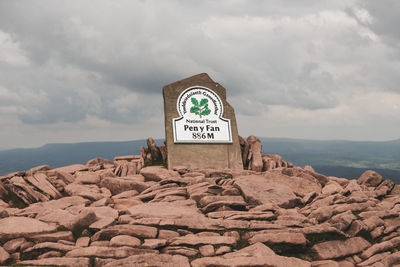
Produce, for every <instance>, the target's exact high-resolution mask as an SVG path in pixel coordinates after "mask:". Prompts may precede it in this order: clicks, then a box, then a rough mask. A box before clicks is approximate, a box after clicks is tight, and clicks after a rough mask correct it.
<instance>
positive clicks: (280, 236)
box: [249, 232, 307, 246]
mask: <svg viewBox="0 0 400 267" xmlns="http://www.w3.org/2000/svg"><path fill="white" fill-rule="evenodd" d="M258 242H261V243H267V244H288V245H300V246H305V245H306V243H307V240H306V238H305V236H304V234H301V233H288V232H276V233H267V234H256V235H255V236H253V237H252V238H250V239H249V243H250V244H255V243H258Z"/></svg>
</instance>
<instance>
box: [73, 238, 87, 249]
mask: <svg viewBox="0 0 400 267" xmlns="http://www.w3.org/2000/svg"><path fill="white" fill-rule="evenodd" d="M89 243H90V237H88V236H81V237H79V238H78V239H77V240H76V243H75V246H77V247H87V246H89Z"/></svg>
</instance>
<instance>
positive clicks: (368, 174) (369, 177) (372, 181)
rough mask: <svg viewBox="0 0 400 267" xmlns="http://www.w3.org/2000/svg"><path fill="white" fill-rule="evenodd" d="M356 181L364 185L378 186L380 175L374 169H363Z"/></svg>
mask: <svg viewBox="0 0 400 267" xmlns="http://www.w3.org/2000/svg"><path fill="white" fill-rule="evenodd" d="M357 182H358V183H359V184H362V185H366V186H378V185H379V184H380V183H381V182H382V176H381V175H380V174H378V173H376V172H374V171H371V170H368V171H365V172H364V173H363V174H362V175H361V176H360V178H358V180H357Z"/></svg>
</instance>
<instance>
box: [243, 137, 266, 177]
mask: <svg viewBox="0 0 400 267" xmlns="http://www.w3.org/2000/svg"><path fill="white" fill-rule="evenodd" d="M246 142H247V144H249V154H248V156H247V160H248V163H247V164H246V165H247V166H248V169H249V170H253V171H257V172H261V171H262V169H263V166H264V163H263V159H262V157H261V153H262V145H261V141H260V139H258V138H257V137H255V136H254V135H250V136H249V137H247V140H246Z"/></svg>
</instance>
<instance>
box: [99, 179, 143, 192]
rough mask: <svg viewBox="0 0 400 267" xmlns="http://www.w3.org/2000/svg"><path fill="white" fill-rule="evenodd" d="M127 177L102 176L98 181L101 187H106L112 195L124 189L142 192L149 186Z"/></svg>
mask: <svg viewBox="0 0 400 267" xmlns="http://www.w3.org/2000/svg"><path fill="white" fill-rule="evenodd" d="M128 177H129V176H127V177H124V178H115V177H113V178H104V179H102V180H101V182H100V186H101V187H105V188H108V189H109V190H110V191H111V193H112V194H113V195H117V194H120V193H123V192H125V191H130V190H136V191H137V192H142V191H143V190H145V189H147V188H148V187H149V186H148V185H146V184H145V183H143V182H140V181H137V180H134V179H129V178H128Z"/></svg>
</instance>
